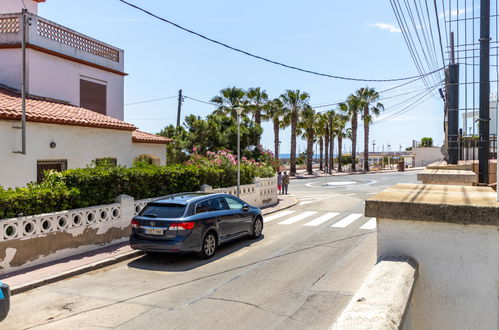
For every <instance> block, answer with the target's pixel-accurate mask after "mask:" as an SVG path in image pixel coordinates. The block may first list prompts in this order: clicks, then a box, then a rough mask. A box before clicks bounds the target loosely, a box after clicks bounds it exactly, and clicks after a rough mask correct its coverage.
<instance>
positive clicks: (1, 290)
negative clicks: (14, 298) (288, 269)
mask: <svg viewBox="0 0 499 330" xmlns="http://www.w3.org/2000/svg"><path fill="white" fill-rule="evenodd" d="M9 310H10V288H9V286H8V285H7V284H5V283H2V282H0V322H1V321H3V320H4V319H5V318H6V317H7V315H8V314H9Z"/></svg>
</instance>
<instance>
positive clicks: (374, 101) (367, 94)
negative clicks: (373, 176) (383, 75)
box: [355, 87, 385, 171]
mask: <svg viewBox="0 0 499 330" xmlns="http://www.w3.org/2000/svg"><path fill="white" fill-rule="evenodd" d="M355 94H356V95H357V97H358V98H359V99H360V100H361V108H362V109H363V110H364V113H363V114H362V120H363V121H364V171H369V161H368V160H369V125H370V124H372V122H373V120H372V119H373V115H374V116H376V117H377V116H379V114H380V112H381V111H383V110H385V107H384V106H383V104H382V103H379V102H378V100H379V93H378V92H376V90H375V89H374V88H369V87H366V88H361V89H359V90H358V91H357V92H356V93H355Z"/></svg>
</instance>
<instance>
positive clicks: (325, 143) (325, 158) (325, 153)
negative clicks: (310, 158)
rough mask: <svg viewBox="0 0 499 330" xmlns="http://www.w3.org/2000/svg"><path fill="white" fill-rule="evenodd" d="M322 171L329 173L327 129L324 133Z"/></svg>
mask: <svg viewBox="0 0 499 330" xmlns="http://www.w3.org/2000/svg"><path fill="white" fill-rule="evenodd" d="M324 173H329V130H326V134H325V135H324Z"/></svg>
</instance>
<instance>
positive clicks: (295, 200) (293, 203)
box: [262, 197, 298, 215]
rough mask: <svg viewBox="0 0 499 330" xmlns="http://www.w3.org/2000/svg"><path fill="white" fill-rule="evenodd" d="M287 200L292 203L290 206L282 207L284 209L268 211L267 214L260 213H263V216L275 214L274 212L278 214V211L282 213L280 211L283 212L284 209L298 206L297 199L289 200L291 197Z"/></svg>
mask: <svg viewBox="0 0 499 330" xmlns="http://www.w3.org/2000/svg"><path fill="white" fill-rule="evenodd" d="M289 199H291V200H293V202H292V203H291V204H290V205H288V206H284V207H281V208H279V209H275V210H272V211H269V212H267V213H263V212H262V213H263V215H268V214H272V213H276V212H279V211H282V210H285V209H289V208H290V207H293V206H295V205H296V204H298V200H297V199H295V198H291V197H289ZM277 205H279V204H277Z"/></svg>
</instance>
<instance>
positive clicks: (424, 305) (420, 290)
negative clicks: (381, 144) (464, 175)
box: [366, 184, 499, 329]
mask: <svg viewBox="0 0 499 330" xmlns="http://www.w3.org/2000/svg"><path fill="white" fill-rule="evenodd" d="M366 216H368V217H376V218H377V232H378V256H379V257H381V256H404V257H410V258H413V259H414V260H416V261H417V263H418V264H419V274H418V278H417V281H416V285H415V288H414V292H413V295H412V301H411V304H410V309H409V315H410V317H409V318H408V321H407V323H408V324H406V325H405V328H407V329H496V328H497V326H498V308H499V305H498V278H497V276H498V268H499V267H498V242H499V240H498V238H499V232H498V226H499V202H497V201H496V194H495V192H494V191H493V190H492V189H491V188H488V187H467V186H443V185H416V184H397V185H395V186H393V187H391V188H389V189H387V190H385V191H383V192H381V193H379V194H377V195H375V196H373V197H372V198H370V199H369V200H368V201H367V202H366Z"/></svg>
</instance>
